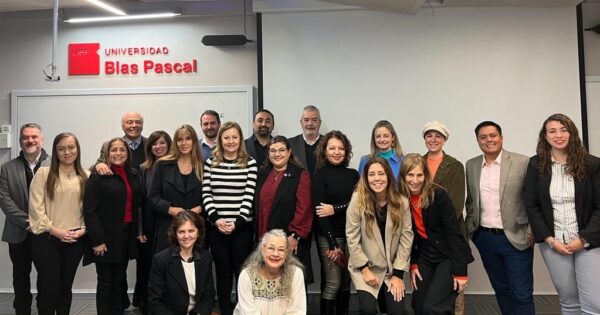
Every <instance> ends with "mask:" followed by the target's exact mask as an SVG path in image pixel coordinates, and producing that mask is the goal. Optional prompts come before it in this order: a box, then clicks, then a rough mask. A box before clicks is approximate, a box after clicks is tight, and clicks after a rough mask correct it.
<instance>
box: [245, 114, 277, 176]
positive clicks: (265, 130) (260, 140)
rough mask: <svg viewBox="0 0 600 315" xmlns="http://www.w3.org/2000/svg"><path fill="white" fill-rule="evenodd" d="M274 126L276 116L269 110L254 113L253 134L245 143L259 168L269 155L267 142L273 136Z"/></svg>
mask: <svg viewBox="0 0 600 315" xmlns="http://www.w3.org/2000/svg"><path fill="white" fill-rule="evenodd" d="M273 128H275V116H273V113H271V112H270V111H269V110H267V109H261V110H259V111H258V112H256V114H254V123H253V125H252V130H253V134H252V136H251V137H250V138H248V139H246V141H245V142H244V143H245V145H246V150H247V151H248V154H249V155H250V156H251V157H253V158H254V159H255V160H256V162H257V164H258V167H259V168H260V167H261V166H262V165H263V163H264V162H265V160H266V159H267V158H268V157H269V153H268V152H267V151H268V148H267V144H269V141H270V140H271V138H272V136H271V133H273Z"/></svg>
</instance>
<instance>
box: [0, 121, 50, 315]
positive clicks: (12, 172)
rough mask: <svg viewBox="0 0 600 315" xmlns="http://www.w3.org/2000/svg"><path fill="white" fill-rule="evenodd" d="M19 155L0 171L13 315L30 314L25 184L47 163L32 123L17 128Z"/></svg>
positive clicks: (36, 127) (39, 130) (38, 131)
mask: <svg viewBox="0 0 600 315" xmlns="http://www.w3.org/2000/svg"><path fill="white" fill-rule="evenodd" d="M19 132H20V133H19V144H20V145H21V152H20V154H19V156H18V157H16V158H14V159H12V160H10V161H8V162H6V163H4V164H3V165H2V167H1V168H0V208H2V211H3V212H4V214H5V215H6V220H5V221H4V231H3V232H2V241H4V242H7V243H8V254H9V256H10V260H11V261H12V264H13V289H14V290H15V300H14V302H13V307H14V308H15V314H17V315H20V314H31V300H32V296H31V281H30V278H29V275H30V274H31V263H32V259H31V234H30V233H28V231H29V214H28V213H29V185H30V184H31V180H32V179H33V175H34V174H35V172H37V170H38V169H39V168H40V166H46V165H49V164H50V157H49V156H48V155H47V154H46V151H44V149H42V145H43V144H44V136H43V135H42V128H41V127H40V126H39V125H38V124H35V123H28V124H25V125H23V126H21V129H20V131H19Z"/></svg>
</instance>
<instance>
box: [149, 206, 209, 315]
mask: <svg viewBox="0 0 600 315" xmlns="http://www.w3.org/2000/svg"><path fill="white" fill-rule="evenodd" d="M168 239H169V242H170V243H171V246H170V247H169V248H166V249H164V250H162V251H161V252H159V253H158V254H156V255H155V256H154V258H153V260H152V270H151V274H150V283H149V284H148V303H149V309H150V314H156V315H166V314H173V315H185V314H190V315H191V314H193V315H209V314H210V313H211V309H212V303H213V298H214V296H215V288H214V285H213V277H212V257H211V255H210V253H209V252H208V251H207V250H206V249H204V247H203V243H204V219H202V217H200V216H199V215H197V214H196V213H194V212H191V211H181V212H179V213H178V214H177V215H175V217H174V218H173V220H172V223H171V227H170V228H169V232H168Z"/></svg>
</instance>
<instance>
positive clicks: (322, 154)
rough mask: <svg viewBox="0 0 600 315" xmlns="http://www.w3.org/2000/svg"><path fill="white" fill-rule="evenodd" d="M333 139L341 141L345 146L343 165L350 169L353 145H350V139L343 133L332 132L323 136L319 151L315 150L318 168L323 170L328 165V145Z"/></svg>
mask: <svg viewBox="0 0 600 315" xmlns="http://www.w3.org/2000/svg"><path fill="white" fill-rule="evenodd" d="M331 139H337V140H340V141H341V142H342V144H343V145H344V150H345V151H346V153H345V156H344V160H343V161H342V164H341V165H342V166H344V167H348V165H349V164H350V159H351V158H352V144H351V143H350V140H348V137H346V135H345V134H343V133H342V132H341V131H339V130H331V131H330V132H328V133H326V134H325V136H323V140H321V141H320V142H319V145H317V149H316V150H315V155H316V156H317V168H321V167H323V166H325V164H326V163H327V145H328V142H329V140H331Z"/></svg>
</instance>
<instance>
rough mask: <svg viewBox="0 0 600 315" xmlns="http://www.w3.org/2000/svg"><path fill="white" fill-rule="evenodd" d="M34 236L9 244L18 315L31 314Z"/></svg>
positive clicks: (29, 235)
mask: <svg viewBox="0 0 600 315" xmlns="http://www.w3.org/2000/svg"><path fill="white" fill-rule="evenodd" d="M31 239H32V235H31V234H29V233H28V234H27V237H26V238H25V240H23V241H22V242H21V243H8V255H9V256H10V261H11V262H12V268H13V269H12V275H13V289H14V290H15V300H14V301H13V307H14V308H15V314H16V315H29V314H31V301H32V295H31V279H30V275H31V264H32V263H33V258H32V257H31V254H32V248H31Z"/></svg>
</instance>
